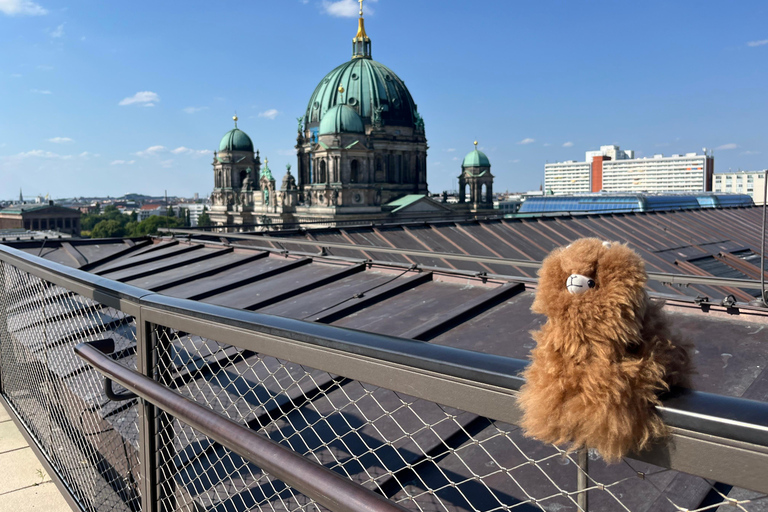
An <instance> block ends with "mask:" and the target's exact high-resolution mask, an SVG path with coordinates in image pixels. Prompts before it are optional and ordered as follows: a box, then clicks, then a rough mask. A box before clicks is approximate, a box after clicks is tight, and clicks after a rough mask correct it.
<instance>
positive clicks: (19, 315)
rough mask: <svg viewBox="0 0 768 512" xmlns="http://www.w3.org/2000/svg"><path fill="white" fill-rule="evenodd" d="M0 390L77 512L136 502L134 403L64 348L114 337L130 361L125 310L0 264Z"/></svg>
mask: <svg viewBox="0 0 768 512" xmlns="http://www.w3.org/2000/svg"><path fill="white" fill-rule="evenodd" d="M0 279H1V280H0V283H2V295H0V364H1V365H2V366H1V367H0V379H2V391H3V396H4V397H5V399H6V400H7V402H8V403H9V405H10V406H11V408H12V409H13V412H14V413H15V415H16V416H17V417H18V418H19V419H20V420H21V422H22V423H23V424H24V426H25V428H26V429H27V431H28V432H29V434H30V435H31V436H32V437H33V439H34V440H35V442H36V443H37V445H38V446H39V448H40V449H41V451H42V452H43V453H44V454H45V455H46V457H47V458H48V461H49V463H50V464H51V465H52V466H53V468H54V469H55V471H56V472H57V473H58V474H59V475H60V477H61V479H62V480H63V481H64V482H65V483H66V485H67V486H68V487H69V489H70V491H71V492H72V494H73V496H74V497H75V499H77V500H78V501H79V503H80V504H81V506H82V507H83V509H84V510H89V511H97V510H126V511H138V510H140V509H141V499H140V493H139V485H138V482H139V479H140V478H141V468H140V466H139V458H138V443H139V435H138V424H137V421H136V420H137V411H136V407H135V401H132V402H130V403H116V402H110V401H109V400H108V399H107V397H106V395H105V394H104V390H103V387H102V381H103V379H102V378H101V376H100V375H99V374H98V373H97V372H96V371H94V370H92V369H91V368H89V367H88V366H87V365H86V364H85V363H84V362H83V361H82V360H80V359H79V358H78V357H77V356H76V355H75V354H74V352H73V347H74V346H75V345H76V344H77V343H80V342H82V341H89V340H96V339H101V338H105V337H109V338H112V339H113V340H115V342H116V352H115V354H114V357H115V358H116V359H118V360H119V361H120V362H121V363H122V364H125V365H127V366H131V367H134V368H135V348H136V339H135V325H134V320H133V318H131V317H129V316H127V315H125V314H124V313H122V312H121V311H118V310H116V309H113V308H108V307H104V306H103V305H101V304H99V303H98V302H95V301H93V300H90V299H87V298H85V297H83V296H80V295H77V294H75V293H72V292H70V291H68V290H66V289H65V288H62V287H60V286H55V285H53V284H51V283H49V282H46V281H43V280H42V279H40V278H37V277H35V276H32V275H30V274H28V273H26V272H23V271H20V270H19V269H17V268H15V267H13V266H12V265H9V264H7V263H2V262H0Z"/></svg>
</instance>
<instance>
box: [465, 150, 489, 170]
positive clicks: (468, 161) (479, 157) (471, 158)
mask: <svg viewBox="0 0 768 512" xmlns="http://www.w3.org/2000/svg"><path fill="white" fill-rule="evenodd" d="M490 166H491V161H490V160H488V157H487V156H485V153H483V152H482V151H478V150H477V149H476V150H474V151H470V152H469V153H467V156H465V157H464V162H463V163H462V164H461V167H462V168H463V167H490Z"/></svg>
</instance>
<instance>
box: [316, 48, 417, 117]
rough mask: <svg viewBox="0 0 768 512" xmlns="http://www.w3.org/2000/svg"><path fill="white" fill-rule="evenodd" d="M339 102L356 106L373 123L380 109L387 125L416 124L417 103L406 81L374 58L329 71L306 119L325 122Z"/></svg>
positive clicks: (343, 65) (352, 61) (346, 63)
mask: <svg viewBox="0 0 768 512" xmlns="http://www.w3.org/2000/svg"><path fill="white" fill-rule="evenodd" d="M340 88H343V91H344V92H343V93H342V92H340V90H341V89H340ZM339 104H346V105H348V106H349V107H351V108H352V109H354V110H355V112H357V114H358V115H359V116H360V117H362V118H363V120H364V122H365V123H366V124H373V116H374V115H375V114H376V112H377V110H378V109H380V110H379V112H380V116H381V120H382V122H383V124H384V125H389V126H406V127H415V124H416V119H417V117H416V115H415V113H416V104H415V103H414V101H413V98H412V97H411V93H410V92H409V91H408V89H407V88H406V87H405V83H404V82H403V81H402V80H401V79H400V77H398V76H397V75H396V74H395V72H394V71H392V70H391V69H389V68H388V67H386V66H385V65H384V64H381V63H379V62H376V61H375V60H372V59H361V58H355V59H352V60H350V61H349V62H345V63H344V64H342V65H341V66H339V67H337V68H336V69H334V70H333V71H331V72H330V73H328V74H327V75H326V76H325V78H323V79H322V80H321V81H320V83H319V84H318V85H317V87H316V88H315V92H314V93H313V94H312V97H311V98H310V99H309V104H308V105H307V112H306V117H305V122H306V123H307V124H308V125H311V124H314V123H319V122H321V120H322V119H323V117H324V116H325V114H326V113H327V112H328V111H329V110H330V109H332V108H333V107H335V106H336V105H339Z"/></svg>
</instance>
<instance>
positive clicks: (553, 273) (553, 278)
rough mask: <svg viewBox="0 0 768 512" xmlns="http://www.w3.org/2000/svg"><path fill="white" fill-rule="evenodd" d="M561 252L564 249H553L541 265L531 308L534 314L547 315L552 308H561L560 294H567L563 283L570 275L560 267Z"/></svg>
mask: <svg viewBox="0 0 768 512" xmlns="http://www.w3.org/2000/svg"><path fill="white" fill-rule="evenodd" d="M563 251H565V248H559V249H555V250H554V251H552V252H551V253H550V255H549V256H547V257H546V258H544V261H543V262H542V263H541V268H540V269H539V271H538V275H539V284H538V288H537V290H536V297H535V299H534V301H533V305H532V306H531V309H532V310H533V311H534V312H535V313H541V314H545V315H549V313H550V310H551V309H552V308H557V307H561V306H562V300H561V299H562V294H563V292H566V294H567V290H566V288H565V281H566V279H567V278H568V276H569V275H570V273H569V272H566V271H565V270H564V269H563V266H562V254H563Z"/></svg>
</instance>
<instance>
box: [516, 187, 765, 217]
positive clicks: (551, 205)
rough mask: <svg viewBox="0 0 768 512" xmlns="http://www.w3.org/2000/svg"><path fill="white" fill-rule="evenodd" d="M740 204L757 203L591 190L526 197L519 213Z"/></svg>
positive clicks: (742, 198) (734, 197)
mask: <svg viewBox="0 0 768 512" xmlns="http://www.w3.org/2000/svg"><path fill="white" fill-rule="evenodd" d="M737 206H754V203H753V202H752V198H751V197H749V196H748V195H746V194H714V193H711V192H708V193H707V192H705V193H699V194H634V193H624V194H621V193H589V194H574V195H547V196H536V197H527V198H526V199H525V201H524V202H523V204H522V206H521V207H520V210H519V212H518V213H519V214H521V215H522V214H529V215H541V214H548V213H630V212H650V211H664V210H696V209H699V208H723V207H737Z"/></svg>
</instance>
